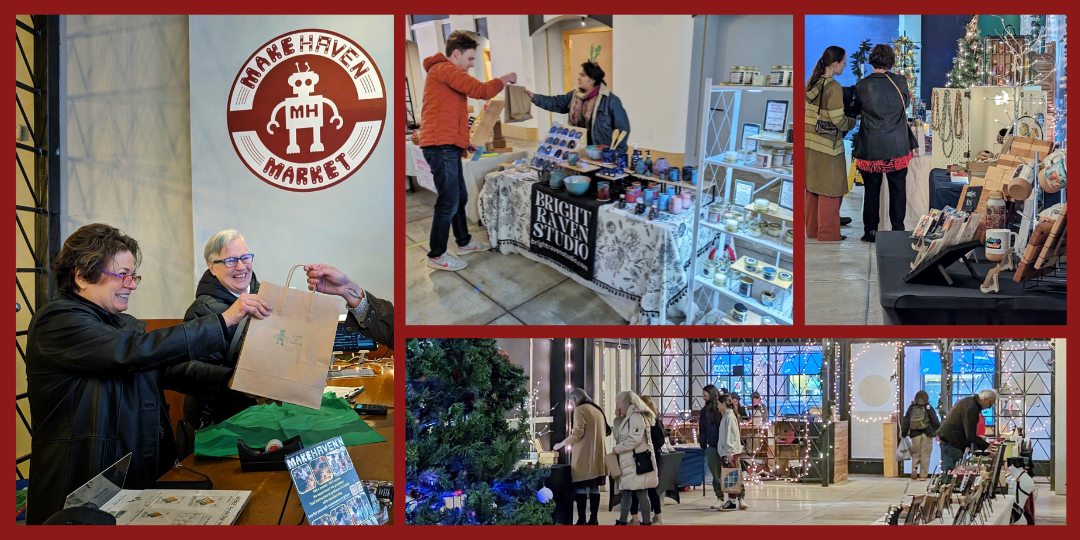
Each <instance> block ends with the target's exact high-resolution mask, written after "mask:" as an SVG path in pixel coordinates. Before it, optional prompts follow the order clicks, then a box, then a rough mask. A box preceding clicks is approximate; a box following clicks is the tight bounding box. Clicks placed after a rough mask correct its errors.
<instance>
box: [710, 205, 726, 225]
mask: <svg viewBox="0 0 1080 540" xmlns="http://www.w3.org/2000/svg"><path fill="white" fill-rule="evenodd" d="M723 214H724V207H723V206H721V205H720V203H716V204H714V205H712V206H710V207H709V223H720V216H722V215H723Z"/></svg>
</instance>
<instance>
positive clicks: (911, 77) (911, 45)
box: [891, 35, 919, 97]
mask: <svg viewBox="0 0 1080 540" xmlns="http://www.w3.org/2000/svg"><path fill="white" fill-rule="evenodd" d="M891 44H892V48H893V53H895V54H896V65H895V68H896V72H897V73H898V74H900V75H903V76H904V78H905V79H907V83H908V95H911V96H913V97H914V96H915V87H916V85H917V83H918V81H919V61H918V54H919V44H918V43H915V42H914V41H912V40H911V38H909V37H907V36H906V35H903V36H900V37H898V38H896V39H894V40H892V42H891Z"/></svg>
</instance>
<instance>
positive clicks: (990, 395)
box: [979, 388, 998, 402]
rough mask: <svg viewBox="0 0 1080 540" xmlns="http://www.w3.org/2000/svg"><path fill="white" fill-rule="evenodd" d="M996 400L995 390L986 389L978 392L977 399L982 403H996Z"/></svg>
mask: <svg viewBox="0 0 1080 540" xmlns="http://www.w3.org/2000/svg"><path fill="white" fill-rule="evenodd" d="M997 398H998V393H997V390H991V389H989V388H987V389H986V390H981V391H979V399H981V400H983V401H993V402H997Z"/></svg>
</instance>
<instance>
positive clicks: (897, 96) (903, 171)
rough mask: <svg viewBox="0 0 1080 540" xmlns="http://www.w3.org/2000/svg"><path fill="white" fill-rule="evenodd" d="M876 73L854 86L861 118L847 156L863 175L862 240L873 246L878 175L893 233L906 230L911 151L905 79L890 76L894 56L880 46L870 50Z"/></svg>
mask: <svg viewBox="0 0 1080 540" xmlns="http://www.w3.org/2000/svg"><path fill="white" fill-rule="evenodd" d="M869 61H870V65H871V66H873V68H874V72H873V73H872V74H870V75H867V76H866V77H865V78H863V79H862V80H861V81H859V82H858V83H857V84H856V85H855V103H854V106H853V110H854V112H855V114H858V115H859V116H860V117H861V121H860V122H859V132H858V133H857V134H856V135H855V141H854V148H853V149H852V152H851V156H852V157H853V158H855V168H857V169H858V170H859V174H861V175H862V178H863V185H865V186H866V192H865V194H864V199H863V228H864V230H865V234H863V236H862V241H863V242H873V241H874V238H875V236H876V235H877V229H878V223H879V222H880V221H881V220H880V218H879V215H880V213H879V209H880V207H881V175H882V174H884V175H885V177H886V178H887V179H888V182H889V221H890V222H892V230H894V231H902V230H904V213H905V212H906V210H907V188H906V187H905V184H906V183H907V166H908V162H910V161H911V158H912V157H913V152H912V151H913V150H914V149H915V148H914V147H913V146H912V143H911V128H910V127H909V126H908V123H907V107H908V105H910V104H911V94H910V92H909V91H908V85H907V80H906V79H905V78H904V77H903V76H902V75H898V74H896V73H890V72H889V70H890V69H892V67H893V64H895V63H896V53H894V52H893V50H892V47H890V46H888V45H884V44H880V43H879V44H877V45H874V48H873V49H871V50H870V59H869Z"/></svg>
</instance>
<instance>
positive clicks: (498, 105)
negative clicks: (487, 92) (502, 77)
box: [469, 100, 506, 147]
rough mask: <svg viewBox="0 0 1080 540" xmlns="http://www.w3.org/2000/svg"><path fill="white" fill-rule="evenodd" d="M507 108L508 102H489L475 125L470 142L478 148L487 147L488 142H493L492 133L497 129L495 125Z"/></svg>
mask: <svg viewBox="0 0 1080 540" xmlns="http://www.w3.org/2000/svg"><path fill="white" fill-rule="evenodd" d="M505 106H506V102H505V101H501V100H499V101H489V102H487V105H486V106H485V107H484V110H482V111H480V118H477V119H476V122H474V123H473V130H472V138H471V139H469V142H471V143H473V144H475V145H476V146H477V147H481V146H487V143H488V141H490V140H491V132H492V130H493V129H495V123H496V122H498V121H499V117H500V116H502V110H503V107H505Z"/></svg>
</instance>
